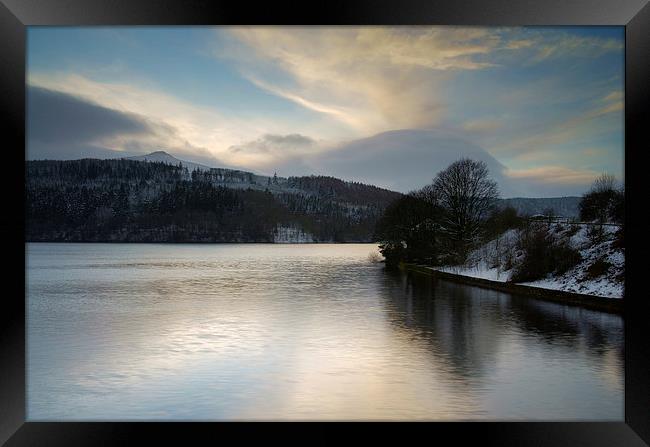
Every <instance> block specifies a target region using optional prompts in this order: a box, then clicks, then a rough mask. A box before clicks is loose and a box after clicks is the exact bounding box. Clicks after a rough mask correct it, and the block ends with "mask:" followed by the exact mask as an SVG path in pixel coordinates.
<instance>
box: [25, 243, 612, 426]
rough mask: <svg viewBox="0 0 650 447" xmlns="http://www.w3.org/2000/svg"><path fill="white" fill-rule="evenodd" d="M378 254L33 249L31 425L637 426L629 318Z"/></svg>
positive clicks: (311, 248)
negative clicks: (626, 397)
mask: <svg viewBox="0 0 650 447" xmlns="http://www.w3.org/2000/svg"><path fill="white" fill-rule="evenodd" d="M376 249H377V248H376V246H375V245H371V244H342V245H335V244H323V245H320V244H319V245H265V244H222V245H209V244H205V245H203V244H196V245H189V244H188V245H184V244H182V245H178V244H174V245H172V244H72V243H64V244H46V243H35V244H32V243H30V244H27V245H26V250H27V270H26V276H27V278H26V287H27V307H28V309H27V312H28V314H27V362H28V363H27V401H28V402H27V406H28V408H27V411H28V419H30V420H158V419H163V420H165V419H166V420H172V419H182V420H257V419H263V420H286V419H290V420H311V419H317V420H329V419H336V420H340V419H354V420H388V419H399V420H401V419H425V420H476V419H480V420H517V419H527V420H528V419H540V420H554V421H556V420H622V419H623V321H622V319H621V317H619V316H617V315H612V314H607V313H601V312H596V311H590V310H585V309H580V308H576V307H568V306H562V305H558V304H555V303H548V302H543V301H538V300H534V299H530V298H523V297H517V296H512V295H510V294H507V293H502V292H496V291H491V290H485V289H479V288H475V287H469V286H465V285H458V284H454V283H450V282H444V281H435V280H432V279H430V278H426V277H421V276H417V275H412V274H411V275H407V274H403V273H402V274H399V273H398V274H390V273H387V272H386V271H385V270H384V268H383V264H377V263H372V262H370V261H369V260H368V254H369V253H370V252H372V251H376Z"/></svg>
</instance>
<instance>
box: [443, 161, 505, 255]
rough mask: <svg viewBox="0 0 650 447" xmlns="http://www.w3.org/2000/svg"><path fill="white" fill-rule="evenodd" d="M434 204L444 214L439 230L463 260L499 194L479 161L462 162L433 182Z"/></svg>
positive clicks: (482, 163) (453, 165) (452, 165)
mask: <svg viewBox="0 0 650 447" xmlns="http://www.w3.org/2000/svg"><path fill="white" fill-rule="evenodd" d="M433 191H435V198H436V200H437V202H438V204H439V205H440V206H441V207H442V208H443V209H444V210H445V217H444V219H443V224H442V230H443V231H444V232H446V233H447V234H448V236H449V238H450V240H451V241H452V244H453V247H452V248H453V249H454V250H455V251H456V254H457V255H459V257H460V258H462V259H463V260H464V257H465V256H466V255H467V251H468V249H469V248H470V247H471V245H472V244H473V243H474V242H475V241H476V240H477V238H478V236H479V232H480V228H481V222H482V221H483V220H484V219H485V218H486V217H487V215H488V213H489V212H490V211H491V210H492V209H493V208H494V205H495V203H496V200H497V199H498V197H499V190H498V187H497V184H496V182H495V181H494V180H492V179H490V177H489V171H488V168H487V165H486V164H485V163H484V162H482V161H475V160H471V159H469V158H462V159H460V160H458V161H455V162H454V163H452V164H451V165H449V167H447V169H445V170H444V171H441V172H439V173H438V175H437V176H436V178H435V179H434V181H433Z"/></svg>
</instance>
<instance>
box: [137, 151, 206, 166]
mask: <svg viewBox="0 0 650 447" xmlns="http://www.w3.org/2000/svg"><path fill="white" fill-rule="evenodd" d="M125 159H127V160H135V161H148V162H158V163H160V162H162V163H168V164H172V165H176V166H178V165H180V164H183V166H184V167H186V168H187V169H188V170H190V171H193V170H195V169H199V170H202V171H208V170H210V169H212V168H211V167H210V166H206V165H202V164H200V163H194V162H191V161H186V160H180V159H178V158H176V157H174V156H173V155H172V154H169V153H167V152H165V151H154V152H151V153H150V154H146V155H136V156H133V157H125Z"/></svg>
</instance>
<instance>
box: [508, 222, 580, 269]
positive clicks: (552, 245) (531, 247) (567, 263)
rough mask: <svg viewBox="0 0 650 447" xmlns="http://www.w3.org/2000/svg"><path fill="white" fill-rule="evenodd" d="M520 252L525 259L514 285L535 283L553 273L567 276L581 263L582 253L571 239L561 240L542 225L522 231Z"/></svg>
mask: <svg viewBox="0 0 650 447" xmlns="http://www.w3.org/2000/svg"><path fill="white" fill-rule="evenodd" d="M518 248H519V249H520V250H522V251H523V255H524V257H523V260H522V261H521V262H520V263H519V265H517V266H516V267H515V269H514V272H513V274H512V277H511V281H513V282H528V281H535V280H538V279H542V278H544V277H546V276H547V275H548V274H550V273H555V274H563V273H565V272H567V271H568V270H570V269H571V268H573V267H575V266H576V265H577V264H578V263H579V262H580V261H581V257H580V253H579V252H578V251H577V250H575V249H574V248H572V247H571V246H570V245H569V242H568V240H567V239H560V238H558V237H557V236H555V235H554V234H553V233H549V232H548V231H547V229H546V227H545V226H543V225H539V224H537V225H535V224H533V225H531V226H530V227H529V228H526V229H524V230H522V232H521V234H520V238H519V241H518Z"/></svg>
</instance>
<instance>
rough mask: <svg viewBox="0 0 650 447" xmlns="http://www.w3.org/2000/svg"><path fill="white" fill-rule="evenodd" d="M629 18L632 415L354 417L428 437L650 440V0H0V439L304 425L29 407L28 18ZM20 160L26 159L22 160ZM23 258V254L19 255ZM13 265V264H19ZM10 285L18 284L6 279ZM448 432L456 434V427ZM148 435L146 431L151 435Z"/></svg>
mask: <svg viewBox="0 0 650 447" xmlns="http://www.w3.org/2000/svg"><path fill="white" fill-rule="evenodd" d="M225 24H282V25H290V24H300V25H311V24H313V25H318V24H321V25H332V24H343V25H346V24H360V25H393V24H414V25H417V24H422V25H443V24H444V25H497V26H498V25H501V26H512V25H622V26H625V36H626V56H625V183H626V199H625V201H626V223H625V225H626V228H627V230H626V239H628V241H630V242H628V243H627V244H626V247H627V248H626V276H625V284H626V292H625V298H624V322H625V421H624V422H620V423H615V422H614V423H609V422H608V423H596V422H562V423H551V422H548V423H546V422H518V423H508V422H486V423H480V422H476V423H474V422H472V423H442V422H440V423H418V424H381V425H379V424H358V425H357V424H355V426H354V427H353V428H355V429H357V430H360V431H363V432H364V434H368V435H372V436H377V437H381V438H383V439H387V436H390V435H393V436H399V438H396V439H400V440H401V441H402V442H404V441H405V440H407V439H409V438H405V436H409V437H410V436H424V438H423V439H428V440H431V441H435V440H442V439H451V440H453V442H454V443H457V442H461V443H462V442H463V441H465V440H468V439H474V440H477V441H478V442H479V443H481V444H489V445H536V446H546V445H549V446H550V445H553V446H559V445H560V446H561V445H567V446H582V445H584V446H615V445H621V446H642V445H646V444H650V424H649V422H650V385H649V383H650V344H649V343H646V342H645V340H646V338H648V337H647V335H648V330H647V320H648V315H649V313H648V311H649V310H650V305H649V301H650V300H648V298H647V297H646V296H645V294H644V293H643V288H642V287H643V282H642V278H643V276H642V275H643V272H642V268H643V266H644V263H643V254H644V253H643V252H644V248H645V244H643V242H644V234H643V226H644V219H643V217H644V216H642V213H643V211H644V206H643V203H644V202H645V201H647V198H646V196H645V194H644V192H645V191H644V189H643V185H644V184H645V182H644V175H643V173H642V169H643V163H642V157H643V149H644V148H646V147H647V146H644V143H645V142H646V139H645V138H644V136H645V133H646V128H645V127H646V126H647V125H648V124H649V122H648V104H650V85H649V84H650V83H649V82H648V81H650V69H649V66H650V64H649V63H648V55H650V32H649V29H650V6H649V5H648V1H647V0H573V1H562V0H547V1H543V2H542V1H536V0H523V1H517V2H514V1H507V0H489V1H480V0H462V1H461V0H456V1H447V2H444V3H442V2H433V1H432V2H418V1H412V0H401V1H400V2H388V1H381V2H378V1H370V0H367V1H356V2H352V1H340V0H339V1H329V2H316V1H312V2H303V3H301V4H297V3H294V2H292V3H288V4H284V5H283V4H281V3H279V2H268V3H264V4H261V5H259V6H257V5H256V6H252V5H249V4H246V3H243V2H232V3H226V2H224V1H212V2H208V1H205V0H192V1H187V0H186V1H169V0H158V1H146V0H137V1H136V0H49V1H44V0H40V1H39V0H0V93H1V94H0V110H1V111H2V119H1V120H0V122H2V129H3V131H2V136H3V143H4V144H3V146H4V153H3V159H4V161H5V163H10V164H11V166H4V169H3V171H4V172H3V173H2V175H0V181H1V182H2V187H3V188H2V190H1V191H3V192H4V193H5V194H4V199H5V202H6V200H7V199H10V201H11V205H12V206H11V208H10V209H7V210H5V212H3V213H1V214H2V215H1V217H0V231H1V235H2V239H1V241H2V247H3V249H4V250H3V251H4V252H5V253H4V259H5V260H6V261H8V262H6V264H7V267H8V268H5V274H6V276H5V277H4V280H5V281H4V282H5V291H6V292H5V294H3V295H4V296H3V299H2V307H1V309H2V310H1V311H0V319H1V327H0V358H1V362H0V442H3V443H4V442H5V441H6V442H7V444H6V445H66V446H70V445H108V444H111V445H112V444H128V443H133V441H134V438H141V439H149V440H151V437H152V436H153V437H157V438H158V439H161V440H166V441H170V440H182V441H183V443H185V444H187V443H188V441H187V437H190V436H196V435H200V436H208V437H209V438H208V439H211V440H213V441H215V442H217V441H219V440H225V438H223V435H224V433H228V434H236V435H238V436H240V438H239V440H240V441H241V440H243V439H246V438H249V437H251V436H253V435H255V436H258V435H260V434H262V435H264V434H268V433H270V432H277V430H278V428H280V429H281V431H283V432H288V431H289V430H294V429H295V428H296V424H264V423H257V424H228V423H41V422H26V421H25V416H26V411H25V302H24V298H25V290H24V287H25V280H24V279H25V278H24V275H25V269H24V267H25V263H24V261H25V246H24V200H23V198H24V197H23V196H22V195H20V194H19V193H18V192H19V191H20V190H21V188H22V189H23V190H24V152H23V151H21V150H19V149H20V148H21V147H23V149H24V145H25V61H26V60H25V57H26V54H25V36H26V26H30V25H225ZM18 166H23V168H18ZM20 260H22V262H20ZM14 270H15V271H14ZM7 285H10V286H11V287H6V286H7ZM297 427H299V428H301V429H304V428H307V429H310V431H313V432H315V433H312V434H310V435H309V436H310V437H309V438H303V439H305V440H309V442H311V441H314V440H315V441H319V442H324V441H336V440H337V438H336V436H337V435H338V433H337V432H338V429H339V428H341V427H345V428H349V427H350V424H325V423H303V424H298V425H297ZM450 436H451V437H450ZM145 437H146V438H145Z"/></svg>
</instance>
